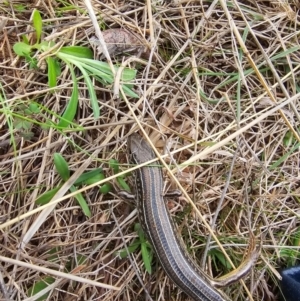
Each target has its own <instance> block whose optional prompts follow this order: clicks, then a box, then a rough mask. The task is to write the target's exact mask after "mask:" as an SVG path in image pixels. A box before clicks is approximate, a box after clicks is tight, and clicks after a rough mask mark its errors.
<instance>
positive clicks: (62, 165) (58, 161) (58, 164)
mask: <svg viewBox="0 0 300 301" xmlns="http://www.w3.org/2000/svg"><path fill="white" fill-rule="evenodd" d="M53 161H54V165H55V168H56V170H57V172H58V174H59V175H60V176H61V178H62V179H63V180H64V181H68V179H69V178H70V169H69V166H68V163H67V161H66V160H65V159H64V157H63V156H62V155H61V154H59V153H55V154H54V155H53Z"/></svg>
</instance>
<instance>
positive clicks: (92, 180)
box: [83, 173, 105, 185]
mask: <svg viewBox="0 0 300 301" xmlns="http://www.w3.org/2000/svg"><path fill="white" fill-rule="evenodd" d="M103 179H105V176H104V174H103V173H98V174H97V175H94V176H93V177H90V178H89V179H86V180H85V181H84V182H83V184H86V185H91V184H94V183H97V182H99V181H101V180H103Z"/></svg>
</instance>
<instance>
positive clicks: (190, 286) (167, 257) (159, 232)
mask: <svg viewBox="0 0 300 301" xmlns="http://www.w3.org/2000/svg"><path fill="white" fill-rule="evenodd" d="M128 148H129V153H130V160H131V162H132V163H133V164H141V163H145V162H147V161H149V160H153V159H154V158H155V157H156V155H155V153H154V152H153V150H152V149H151V147H150V145H149V144H148V143H147V142H146V141H145V140H144V139H142V138H141V137H140V136H139V135H138V134H132V135H131V136H130V137H129V138H128ZM159 165H160V164H159V162H158V161H157V162H155V163H152V164H151V165H150V166H143V167H141V168H139V169H136V171H135V175H134V178H135V194H136V195H135V197H136V199H137V209H138V216H139V220H140V222H141V224H142V228H143V230H144V231H145V233H146V235H147V236H148V238H149V240H150V242H151V243H152V246H153V248H154V251H155V253H156V256H157V258H158V259H159V261H160V263H161V265H162V267H163V269H164V270H165V272H166V273H167V275H168V276H169V277H170V279H172V281H173V282H174V283H175V284H176V285H177V286H178V287H179V288H181V290H182V291H183V292H185V293H186V294H187V295H188V296H190V297H191V298H192V299H193V300H195V301H225V300H228V299H227V298H226V297H225V296H223V294H222V293H221V292H219V291H218V290H217V289H215V288H214V287H213V285H212V284H213V283H215V282H214V280H212V281H211V282H210V281H209V279H210V278H209V277H208V276H207V275H206V274H205V273H204V272H203V271H201V270H200V269H199V268H198V267H197V265H196V264H195V263H194V261H193V259H192V258H191V257H190V255H189V254H188V253H187V251H186V250H185V248H184V246H183V241H182V239H181V238H179V237H178V236H177V235H176V233H175V228H174V225H173V223H172V220H171V219H170V216H169V212H168V210H167V207H166V204H165V202H164V199H163V176H162V170H161V168H160V167H159ZM249 268H250V267H248V266H247V265H244V267H242V269H243V270H242V271H241V274H243V275H244V274H245V272H247V271H248V270H249ZM234 278H235V280H236V279H239V278H240V277H239V278H237V277H234ZM229 282H230V281H229Z"/></svg>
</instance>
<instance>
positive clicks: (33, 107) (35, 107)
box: [28, 102, 41, 114]
mask: <svg viewBox="0 0 300 301" xmlns="http://www.w3.org/2000/svg"><path fill="white" fill-rule="evenodd" d="M28 108H29V110H30V112H31V113H32V114H38V113H40V111H41V110H40V108H39V106H38V104H37V103H35V102H31V103H30V104H29V106H28Z"/></svg>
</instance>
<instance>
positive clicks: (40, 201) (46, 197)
mask: <svg viewBox="0 0 300 301" xmlns="http://www.w3.org/2000/svg"><path fill="white" fill-rule="evenodd" d="M60 188H61V186H59V187H56V188H53V189H51V190H49V191H46V192H44V193H43V194H42V195H41V196H39V197H38V198H37V199H36V201H35V203H36V205H45V204H48V203H49V202H50V201H51V200H52V198H53V197H54V196H55V194H56V193H57V191H58V190H59V189H60Z"/></svg>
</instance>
